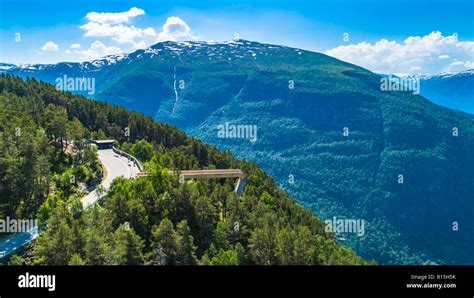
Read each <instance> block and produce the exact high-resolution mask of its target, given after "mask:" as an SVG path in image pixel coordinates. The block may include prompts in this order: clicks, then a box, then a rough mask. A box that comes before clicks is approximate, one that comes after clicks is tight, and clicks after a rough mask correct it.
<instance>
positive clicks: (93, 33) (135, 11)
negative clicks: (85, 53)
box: [80, 7, 156, 48]
mask: <svg viewBox="0 0 474 298" xmlns="http://www.w3.org/2000/svg"><path fill="white" fill-rule="evenodd" d="M143 14H145V11H144V10H143V9H139V8H136V7H133V8H131V9H130V10H129V11H126V12H120V13H109V12H107V13H96V12H90V13H88V14H87V15H86V18H87V19H88V20H89V22H88V23H86V24H84V25H82V26H80V28H81V29H83V30H85V31H86V33H85V34H84V36H86V37H111V38H112V39H113V40H114V41H116V42H118V43H121V44H124V43H130V44H132V45H133V47H134V48H140V47H141V46H142V45H143V43H145V41H144V40H143V39H145V38H149V37H154V36H156V32H155V30H154V29H153V28H151V27H148V28H145V29H142V28H138V27H135V26H133V25H124V24H122V23H128V22H130V21H131V19H132V18H134V17H136V16H139V15H143ZM136 39H140V40H139V41H136Z"/></svg>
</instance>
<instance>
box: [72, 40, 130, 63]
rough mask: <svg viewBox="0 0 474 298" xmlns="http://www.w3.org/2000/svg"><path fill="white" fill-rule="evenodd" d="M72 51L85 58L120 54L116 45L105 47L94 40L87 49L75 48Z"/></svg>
mask: <svg viewBox="0 0 474 298" xmlns="http://www.w3.org/2000/svg"><path fill="white" fill-rule="evenodd" d="M74 53H76V54H79V55H82V56H83V57H84V58H86V59H96V58H99V57H103V56H107V55H113V54H120V53H122V50H121V49H120V48H117V47H107V46H106V45H105V44H103V43H102V42H100V41H94V42H93V43H92V44H91V46H90V48H89V49H87V50H77V51H74Z"/></svg>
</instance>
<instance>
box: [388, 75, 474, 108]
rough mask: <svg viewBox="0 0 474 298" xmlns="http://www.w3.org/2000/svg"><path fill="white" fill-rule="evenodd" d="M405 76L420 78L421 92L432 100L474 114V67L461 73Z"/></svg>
mask: <svg viewBox="0 0 474 298" xmlns="http://www.w3.org/2000/svg"><path fill="white" fill-rule="evenodd" d="M383 76H384V77H387V75H383ZM392 77H396V76H394V75H392ZM403 78H404V79H411V80H413V79H417V80H420V94H421V95H422V96H424V97H426V98H427V99H429V100H431V101H432V102H434V103H436V104H439V105H442V106H445V107H448V108H452V109H456V110H460V111H464V112H467V113H471V114H474V69H470V70H466V71H463V72H459V73H440V74H436V75H411V76H405V77H403Z"/></svg>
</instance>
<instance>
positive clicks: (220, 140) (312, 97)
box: [7, 40, 474, 264]
mask: <svg viewBox="0 0 474 298" xmlns="http://www.w3.org/2000/svg"><path fill="white" fill-rule="evenodd" d="M119 57H120V58H119ZM40 68H42V69H41V70H40ZM7 72H8V73H13V74H17V75H20V76H23V77H25V76H32V77H35V78H38V79H42V80H46V81H49V82H53V83H54V80H55V78H58V77H62V76H64V75H65V74H66V75H68V76H71V77H73V76H85V77H89V78H94V79H95V82H96V83H95V94H94V95H92V96H93V97H94V98H96V99H99V100H102V101H107V102H110V103H114V104H117V105H121V106H125V107H128V108H132V109H134V110H137V111H140V112H143V113H145V114H147V115H151V116H154V117H155V118H156V119H158V120H160V121H164V122H167V123H170V124H173V125H176V126H178V127H180V128H182V129H184V130H185V131H186V132H188V133H190V134H191V135H193V136H195V137H197V138H200V139H202V140H204V141H205V142H207V143H210V144H214V145H216V146H217V147H218V148H220V149H223V150H230V151H231V152H233V153H234V154H236V155H237V156H238V157H239V158H243V159H247V160H251V161H254V162H256V163H257V164H259V165H260V166H261V167H262V168H263V169H265V170H266V171H268V173H270V174H271V175H272V176H273V177H274V178H275V179H276V180H277V182H278V183H279V184H280V186H281V187H282V188H283V189H284V190H286V191H287V192H288V193H289V194H291V195H292V196H293V197H295V198H296V199H297V200H298V201H299V202H300V203H302V204H304V205H305V206H307V207H310V208H311V209H312V210H313V211H314V213H315V214H316V215H317V216H318V217H319V218H321V219H323V220H333V219H334V218H336V219H353V220H364V221H365V233H364V234H363V235H356V234H354V233H339V234H338V235H337V236H338V238H339V239H340V241H341V242H344V243H346V244H348V245H350V246H351V247H352V248H354V249H355V250H356V252H357V253H358V254H360V255H361V256H363V257H364V258H368V259H371V258H374V259H375V260H377V261H378V262H380V263H382V264H425V263H430V262H434V263H439V264H473V263H474V257H473V255H472V254H471V252H472V251H473V250H474V243H473V241H472V235H473V234H474V219H473V217H472V210H473V200H472V194H473V193H474V183H473V182H472V177H473V176H474V154H473V153H472V150H473V148H474V121H473V119H472V118H471V117H469V116H468V115H467V114H465V113H461V112H457V111H454V110H451V109H447V108H443V107H440V106H438V105H436V104H433V103H431V102H430V101H428V100H427V99H425V98H424V97H422V96H419V95H415V94H413V93H412V92H403V91H382V90H381V82H380V76H378V75H376V74H374V73H372V72H370V71H368V70H365V69H363V68H361V67H358V66H355V65H352V64H349V63H345V62H342V61H340V60H337V59H335V58H332V57H329V56H326V55H323V54H320V53H314V52H309V51H305V50H301V49H295V48H290V47H285V46H278V45H268V44H261V43H257V42H251V41H245V40H236V41H230V42H222V43H206V42H163V43H158V44H156V45H154V46H152V47H150V48H147V49H145V50H139V51H136V52H134V53H131V54H128V55H121V56H110V57H105V58H103V59H99V60H95V61H92V62H84V63H59V64H57V65H47V66H44V65H28V66H23V67H17V68H11V69H9V70H7ZM422 88H423V86H422ZM75 91H76V92H80V91H81V90H75Z"/></svg>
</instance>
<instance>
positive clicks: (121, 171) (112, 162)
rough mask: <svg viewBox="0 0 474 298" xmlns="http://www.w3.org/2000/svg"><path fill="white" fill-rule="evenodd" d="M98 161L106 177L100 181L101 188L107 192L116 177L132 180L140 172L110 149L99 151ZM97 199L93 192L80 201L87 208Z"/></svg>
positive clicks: (94, 191) (95, 192)
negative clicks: (105, 172) (102, 166)
mask: <svg viewBox="0 0 474 298" xmlns="http://www.w3.org/2000/svg"><path fill="white" fill-rule="evenodd" d="M98 155H99V160H100V162H101V163H102V164H103V165H104V167H105V169H106V171H107V176H106V177H105V179H104V180H103V181H102V183H101V184H102V186H103V187H104V188H105V189H106V190H108V189H109V187H110V184H111V183H112V181H113V180H114V179H115V178H117V177H125V178H133V177H136V176H137V174H138V173H139V172H140V170H139V169H138V168H137V166H136V165H135V163H133V162H130V166H129V162H128V159H127V158H126V157H123V156H119V155H117V154H116V153H114V151H113V150H112V149H106V150H99V151H98ZM98 199H99V197H98V196H97V191H96V190H93V191H91V192H90V193H89V194H88V195H86V196H85V197H83V198H82V199H81V201H82V204H83V205H84V207H85V206H88V205H90V204H92V203H94V202H96V201H97V200H98Z"/></svg>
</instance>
